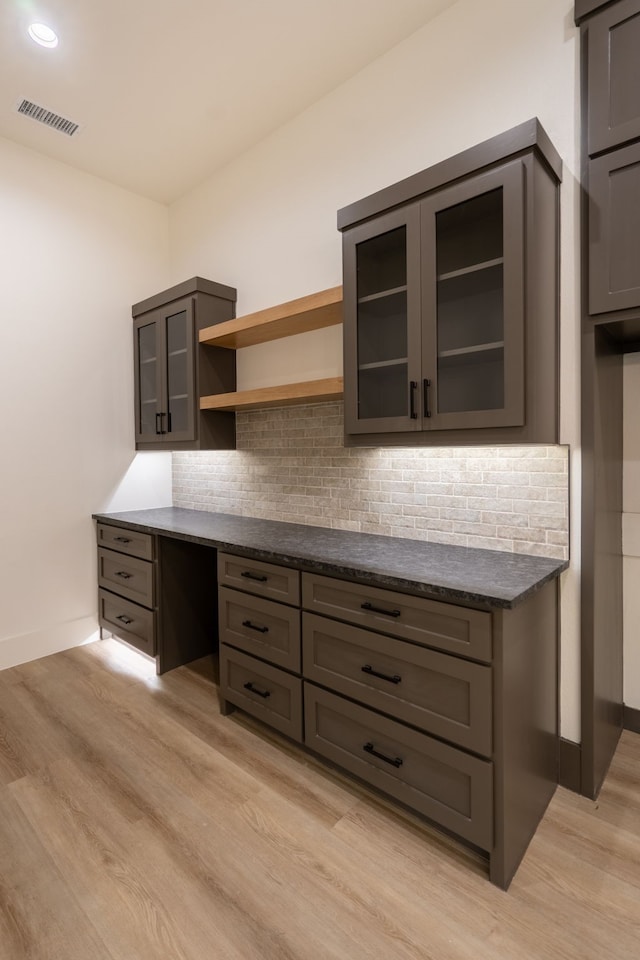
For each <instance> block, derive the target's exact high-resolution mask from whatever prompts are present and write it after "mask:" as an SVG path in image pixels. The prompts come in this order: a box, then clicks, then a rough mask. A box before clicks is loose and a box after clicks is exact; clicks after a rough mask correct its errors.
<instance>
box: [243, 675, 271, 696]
mask: <svg viewBox="0 0 640 960" xmlns="http://www.w3.org/2000/svg"><path fill="white" fill-rule="evenodd" d="M244 688H245V690H249V692H250V693H255V694H257V695H258V696H259V697H262V698H263V699H264V700H266V699H267V697H270V696H271V693H270V692H269V690H258V688H257V687H254V685H253V684H252V682H251V680H249V682H248V683H245V685H244Z"/></svg>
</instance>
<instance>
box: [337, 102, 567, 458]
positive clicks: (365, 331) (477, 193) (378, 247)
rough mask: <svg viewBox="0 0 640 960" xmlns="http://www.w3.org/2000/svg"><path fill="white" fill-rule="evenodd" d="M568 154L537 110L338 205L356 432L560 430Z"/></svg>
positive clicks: (415, 437)
mask: <svg viewBox="0 0 640 960" xmlns="http://www.w3.org/2000/svg"><path fill="white" fill-rule="evenodd" d="M561 166H562V165H561V161H560V158H559V156H558V154H557V153H556V151H555V150H554V148H553V146H552V145H551V143H550V142H549V140H548V137H547V136H546V134H545V132H544V130H542V128H541V127H540V125H539V123H538V122H537V121H536V120H532V121H529V122H528V123H526V124H522V125H521V126H520V127H517V128H515V129H514V130H512V131H509V132H508V133H506V134H503V135H501V136H499V137H495V138H493V139H492V140H490V141H487V142H486V143H484V144H480V145H479V146H477V147H474V148H472V149H471V150H468V151H466V152H465V153H463V154H459V155H458V156H456V157H452V158H451V159H450V160H447V161H445V162H443V163H441V164H438V165H437V166H436V167H433V168H429V169H428V170H425V171H423V172H422V173H420V174H416V175H415V176H414V177H410V178H409V179H408V180H406V181H402V182H401V183H399V184H396V185H394V186H392V187H389V188H387V189H385V190H382V191H380V193H378V194H374V195H373V196H371V197H367V198H365V199H363V200H360V201H358V202H357V203H354V204H352V205H351V206H349V207H346V208H344V209H343V210H340V211H339V213H338V224H339V227H340V229H341V230H342V232H343V275H344V283H343V287H344V396H345V434H346V438H347V443H349V444H360V445H371V444H376V445H378V444H385V443H394V444H395V443H401V444H411V445H416V444H421V443H423V444H424V443H439V444H441V443H451V442H452V443H456V444H459V443H498V442H503V443H504V442H519V443H532V442H535V443H555V442H557V440H558V371H557V366H558V287H559V281H558V274H559V252H558V233H559V182H560V173H561Z"/></svg>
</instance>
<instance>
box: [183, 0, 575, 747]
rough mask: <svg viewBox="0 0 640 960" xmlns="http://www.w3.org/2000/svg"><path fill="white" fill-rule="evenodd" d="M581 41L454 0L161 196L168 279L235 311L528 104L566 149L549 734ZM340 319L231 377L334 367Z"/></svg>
mask: <svg viewBox="0 0 640 960" xmlns="http://www.w3.org/2000/svg"><path fill="white" fill-rule="evenodd" d="M577 78H578V44H577V31H576V30H575V27H574V26H573V2H572V0H518V2H517V3H514V2H513V0H483V2H482V3H479V2H478V0H459V2H458V3H457V4H456V5H454V6H453V7H452V8H450V9H449V10H447V11H445V13H443V14H442V15H441V16H440V17H439V18H437V19H436V20H434V21H432V22H430V23H429V24H428V25H427V26H426V27H425V28H423V29H422V30H420V31H418V32H417V33H416V34H414V35H413V36H412V37H410V38H409V39H408V40H406V41H405V42H403V43H402V44H400V45H398V46H397V47H395V48H394V49H393V50H391V51H390V52H389V53H388V54H386V55H385V56H383V57H381V58H380V59H378V60H376V61H375V62H374V63H372V64H371V65H370V66H369V67H367V68H366V69H365V70H363V71H361V72H360V73H358V74H357V75H356V76H354V77H353V78H352V79H351V80H349V81H348V82H347V83H345V84H343V85H342V86H341V87H339V88H338V89H336V90H335V91H333V92H332V93H331V94H329V95H328V96H326V97H325V98H323V99H322V100H321V101H319V102H318V103H317V104H315V105H314V106H313V107H311V108H310V109H309V110H307V111H306V112H305V113H303V114H302V115H300V116H299V117H298V118H296V119H295V120H294V121H292V122H291V123H289V124H287V125H286V126H284V127H282V128H281V129H280V130H278V131H277V132H276V133H274V134H273V135H272V136H271V137H270V138H268V139H267V140H265V141H263V142H262V143H260V144H259V145H257V146H256V147H255V148H253V149H252V150H250V151H248V152H247V153H246V154H244V155H243V156H242V157H241V158H239V159H238V160H237V161H236V162H234V163H232V164H230V165H229V166H228V167H226V168H225V169H224V170H222V171H220V172H219V173H218V174H217V175H215V176H214V177H212V178H211V179H210V180H208V181H207V182H206V183H204V184H202V185H201V186H200V187H199V188H198V189H196V190H194V191H193V192H192V193H190V194H189V195H188V196H186V197H185V198H183V199H182V200H181V201H179V202H178V203H176V204H174V205H173V206H172V207H171V209H170V237H171V267H172V272H173V277H172V280H173V281H176V282H177V281H178V280H180V279H182V278H184V277H185V276H192V275H193V274H201V275H202V276H206V277H210V278H211V279H213V280H219V281H221V282H223V283H228V284H232V285H234V286H236V287H237V288H238V312H239V313H247V312H250V311H253V310H257V309H260V308H262V307H267V306H271V305H273V304H276V303H279V302H282V301H285V300H289V299H292V298H294V297H298V296H303V295H304V294H307V293H312V292H314V291H316V290H322V289H323V288H326V287H330V286H334V285H336V284H338V283H340V281H341V246H340V236H339V234H338V233H337V230H336V211H337V210H338V208H340V207H342V206H345V205H347V204H349V203H351V202H353V201H354V200H357V199H359V198H361V197H363V196H366V195H367V194H369V193H371V192H373V191H375V190H378V189H380V188H382V187H385V186H388V185H389V184H391V183H393V182H395V181H397V180H399V179H401V178H403V177H405V176H409V175H410V174H413V173H416V172H417V171H419V170H422V169H424V168H425V167H428V166H430V165H431V164H433V163H436V162H438V161H440V160H442V159H444V158H446V157H448V156H450V155H451V154H453V153H456V152H458V151H460V150H463V149H465V148H467V147H470V146H472V145H474V144H475V143H478V142H480V141H482V140H485V139H487V138H488V137H491V136H493V135H495V134H498V133H501V132H502V131H504V130H506V129H508V128H509V127H512V126H514V125H516V124H518V123H520V122H522V121H524V120H527V119H529V118H530V117H533V116H538V117H539V119H540V120H541V122H542V124H543V126H544V127H545V129H546V131H547V133H548V134H549V135H550V137H551V139H552V141H553V142H554V144H555V146H556V147H557V149H558V151H559V152H560V154H561V156H562V158H563V161H564V183H563V186H562V221H563V227H562V310H561V341H562V342H561V350H562V361H561V362H562V375H561V383H562V395H561V420H562V423H561V440H562V442H564V443H568V444H571V447H572V452H573V455H572V471H571V476H572V518H573V521H572V544H571V550H572V556H573V558H574V560H573V564H572V569H571V571H569V572H568V573H567V574H565V575H564V576H563V578H562V734H563V736H565V737H567V738H569V739H572V740H576V741H578V740H579V739H580V719H579V700H580V694H579V659H580V652H579V651H580V636H579V620H578V617H579V614H578V611H579V604H578V569H577V563H578V557H579V542H578V539H577V538H578V535H579V522H578V517H579V473H580V471H579V459H578V456H577V450H578V441H579V412H578V411H579V385H578V371H579V356H580V348H579V321H578V300H577V290H578V255H579V250H578V228H577V218H578V184H577V177H578V173H579V162H578V157H579V139H578V129H577V123H578V89H577ZM340 367H341V360H340V334H339V330H336V329H332V330H327V331H317V332H315V333H313V334H307V335H302V336H299V337H296V338H292V340H291V341H290V342H288V344H287V345H286V347H285V346H284V344H283V343H282V342H280V343H274V344H269V345H265V346H262V347H252V348H249V349H247V350H245V351H241V352H240V353H239V356H238V375H239V387H240V388H242V387H245V386H250V385H252V386H253V385H255V386H257V385H260V384H264V383H267V382H269V383H277V382H282V381H286V380H291V379H295V380H302V379H308V378H313V377H316V376H318V377H320V376H330V375H332V374H334V373H337V372H339V371H340Z"/></svg>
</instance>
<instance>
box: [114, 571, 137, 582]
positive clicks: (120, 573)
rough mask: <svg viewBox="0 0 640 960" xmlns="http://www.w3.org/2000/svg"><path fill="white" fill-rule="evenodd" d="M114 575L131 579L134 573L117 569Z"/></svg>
mask: <svg viewBox="0 0 640 960" xmlns="http://www.w3.org/2000/svg"><path fill="white" fill-rule="evenodd" d="M114 576H116V577H120V578H121V579H122V580H131V577H132V576H133V574H132V573H127V571H126V570H117V571H116V573H115V574H114Z"/></svg>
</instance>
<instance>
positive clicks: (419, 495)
mask: <svg viewBox="0 0 640 960" xmlns="http://www.w3.org/2000/svg"><path fill="white" fill-rule="evenodd" d="M237 441H238V442H237V447H238V449H237V450H236V451H234V452H230V453H222V452H213V453H174V454H173V503H174V505H175V506H177V507H192V508H195V509H198V510H213V511H218V512H221V513H234V514H242V515H245V516H251V517H266V518H269V519H273V520H287V521H293V522H296V523H309V524H315V525H317V526H323V527H335V528H339V529H342V530H358V531H362V532H366V533H378V534H383V535H388V536H395V537H411V538H413V539H418V540H428V541H433V542H436V543H454V544H462V545H463V546H473V547H486V548H489V549H493V550H506V551H515V552H517V553H528V554H535V555H538V556H547V557H557V558H560V559H565V558H566V557H567V556H568V543H569V531H568V525H569V520H568V491H569V477H568V462H569V461H568V449H567V448H566V447H563V446H551V447H538V446H535V447H527V446H523V447H512V446H505V447H497V448H495V447H492V448H487V447H472V448H469V447H464V448H463V447H459V448H421V449H418V448H393V449H391V448H380V449H362V448H359V449H353V448H350V449H346V448H345V447H344V446H343V408H342V403H320V404H308V405H296V406H291V407H280V408H277V409H271V410H255V411H251V412H248V413H240V414H238V415H237Z"/></svg>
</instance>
